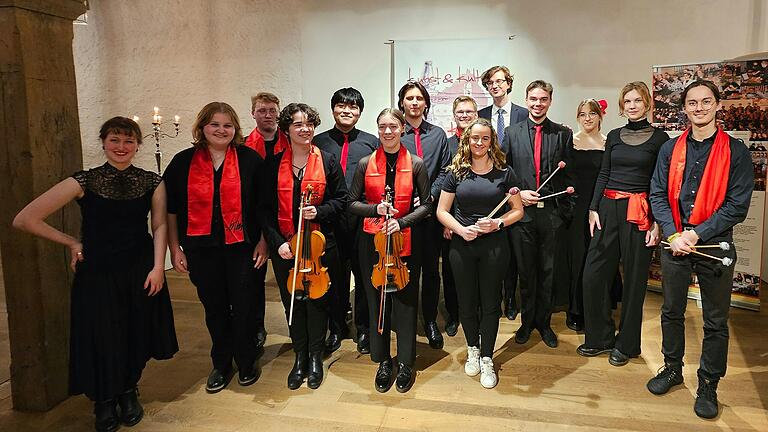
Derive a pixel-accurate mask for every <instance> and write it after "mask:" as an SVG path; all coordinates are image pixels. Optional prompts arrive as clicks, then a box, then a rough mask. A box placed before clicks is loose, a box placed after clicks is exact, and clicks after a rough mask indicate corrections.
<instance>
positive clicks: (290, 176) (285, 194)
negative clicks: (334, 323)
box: [266, 103, 347, 390]
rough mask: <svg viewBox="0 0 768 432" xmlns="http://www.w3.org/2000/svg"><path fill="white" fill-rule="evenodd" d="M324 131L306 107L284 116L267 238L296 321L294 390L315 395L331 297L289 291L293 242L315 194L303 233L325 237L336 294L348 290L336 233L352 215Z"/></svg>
mask: <svg viewBox="0 0 768 432" xmlns="http://www.w3.org/2000/svg"><path fill="white" fill-rule="evenodd" d="M318 125H320V114H318V113H317V110H315V109H314V108H312V107H310V106H308V105H306V104H303V103H291V104H288V106H286V107H285V108H283V110H282V111H281V112H280V116H279V117H278V119H277V126H278V128H279V129H280V131H281V132H282V133H284V134H285V135H286V136H287V137H288V142H289V143H290V145H289V146H287V147H286V148H285V150H283V151H282V152H281V153H280V154H278V155H275V157H274V158H272V159H270V160H269V163H268V164H269V176H270V182H271V188H270V193H271V195H270V215H269V217H268V223H267V227H266V228H267V229H266V236H267V241H268V242H269V244H270V246H271V248H272V251H273V253H272V268H273V269H274V271H275V279H277V285H278V287H279V288H280V298H281V299H282V301H283V306H284V307H285V315H286V318H289V317H290V321H291V322H290V324H289V326H288V327H289V330H290V335H291V341H292V342H293V352H294V353H295V354H296V359H295V361H294V364H293V369H291V372H290V373H289V374H288V388H289V389H291V390H296V389H297V388H299V387H300V386H301V384H302V383H303V382H304V380H305V379H306V381H307V387H309V388H311V389H316V388H318V387H320V384H322V382H323V352H324V350H325V333H326V331H327V330H328V308H329V307H330V305H329V301H330V298H331V295H330V294H329V293H328V292H326V293H325V294H322V295H321V296H320V297H319V298H316V297H315V296H314V295H313V294H312V293H311V291H310V292H309V293H306V292H305V291H304V290H302V291H298V290H296V292H295V293H292V291H293V290H292V289H290V288H289V281H288V274H289V271H290V270H291V269H292V268H293V267H294V263H295V260H294V258H295V256H294V252H295V250H294V249H293V247H292V246H291V243H290V242H291V238H292V237H293V236H294V235H295V234H296V233H297V231H298V225H299V208H300V205H301V198H302V195H303V194H305V193H307V192H308V191H309V190H311V193H310V194H309V204H308V205H305V206H304V208H303V211H302V214H303V221H302V231H304V230H318V231H320V232H321V233H322V234H323V236H324V237H325V253H324V254H323V255H322V256H321V260H320V262H321V265H322V266H323V267H326V268H327V271H328V276H329V277H330V280H331V283H330V289H334V288H335V287H339V286H343V284H342V283H341V281H338V278H339V277H340V276H341V275H342V274H343V268H341V263H340V261H339V254H338V250H337V248H336V240H335V237H334V234H333V227H334V223H335V221H336V220H337V218H338V217H339V215H340V214H341V213H342V212H343V211H344V210H345V209H346V206H347V187H346V183H345V182H344V174H343V172H342V170H341V165H340V164H339V161H338V160H337V159H336V158H335V157H334V156H333V155H331V154H330V153H327V152H325V151H322V150H320V149H319V148H318V147H317V146H315V145H314V144H313V143H312V140H313V139H314V137H315V128H316V127H317V126H318ZM312 254H315V251H312ZM297 276H298V277H301V275H297ZM297 285H300V283H299V282H297ZM292 295H293V299H291V296H292ZM291 303H293V306H291ZM291 308H292V311H291ZM291 313H292V316H291Z"/></svg>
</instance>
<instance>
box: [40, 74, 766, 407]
mask: <svg viewBox="0 0 768 432" xmlns="http://www.w3.org/2000/svg"><path fill="white" fill-rule="evenodd" d="M482 83H483V85H484V86H485V88H486V89H487V90H488V92H489V93H490V95H491V96H492V98H493V105H492V106H490V107H486V108H484V109H482V110H479V111H478V107H477V104H476V102H475V101H474V100H473V99H472V98H471V97H468V96H460V97H458V98H456V100H455V101H454V103H453V114H454V118H455V122H456V125H457V126H456V130H455V134H454V135H452V136H451V137H450V138H446V134H445V132H444V131H443V130H442V129H441V128H440V127H438V126H435V125H433V124H431V123H429V122H427V120H426V117H427V113H428V111H429V109H430V107H431V101H430V95H429V93H428V92H427V90H426V88H425V87H424V86H423V85H422V84H420V83H418V82H409V83H407V84H405V85H404V86H403V87H402V88H401V89H400V91H399V92H398V103H397V108H396V109H395V108H387V109H384V110H382V111H381V112H380V113H379V114H378V116H377V118H376V124H377V128H378V137H376V136H373V135H371V134H368V133H366V132H363V131H361V130H359V129H357V127H356V123H357V121H358V119H359V118H360V115H361V113H362V111H363V108H364V101H363V97H362V95H361V94H360V92H359V91H357V90H355V89H353V88H343V89H340V90H338V91H336V92H335V93H334V94H333V96H332V97H331V103H330V108H331V109H332V111H333V117H334V121H335V124H334V125H333V127H331V128H330V129H329V130H328V131H326V132H323V133H321V134H318V135H316V134H315V132H316V129H317V127H318V126H319V125H320V115H319V114H318V112H317V111H316V110H315V109H314V108H312V107H310V106H308V105H306V104H303V103H291V104H288V105H287V106H285V107H284V108H282V109H280V106H279V104H280V101H279V99H278V98H277V97H276V96H275V95H273V94H271V93H259V94H257V95H256V96H254V97H253V98H252V110H251V112H252V116H253V118H254V120H255V121H256V125H257V127H256V129H254V130H253V132H252V133H251V134H250V135H249V136H248V137H247V138H246V139H244V137H243V136H242V132H241V127H240V122H239V119H238V116H237V114H236V112H235V110H234V109H233V108H232V107H231V106H229V105H228V104H226V103H223V102H212V103H210V104H208V105H206V106H205V107H204V108H203V109H202V110H201V111H200V113H199V114H198V116H197V119H196V121H195V124H194V127H193V136H194V146H193V147H191V148H189V149H187V150H184V151H182V152H180V153H178V154H177V155H175V157H174V158H173V160H172V161H171V162H170V164H169V166H168V168H167V169H166V171H165V173H164V175H163V181H164V184H165V188H166V190H167V212H168V245H169V248H170V251H171V259H172V263H173V267H174V268H175V269H176V270H177V271H180V272H184V273H189V276H190V280H191V281H192V283H193V284H194V285H195V286H196V288H197V290H198V295H199V298H200V300H201V302H202V304H203V306H204V309H205V321H206V325H207V328H208V330H209V333H210V336H211V340H212V348H211V358H212V363H213V369H212V371H211V373H210V374H209V377H208V380H207V383H206V391H208V392H210V393H215V392H218V391H220V390H222V389H223V388H225V387H226V386H227V385H228V383H229V381H230V380H231V379H232V377H233V375H234V372H235V371H237V372H238V382H239V383H240V385H243V386H246V385H250V384H252V383H254V382H256V381H257V380H258V378H259V375H260V372H261V370H260V367H259V361H258V358H259V350H260V349H261V348H262V347H263V345H264V343H265V340H266V337H267V334H266V331H265V327H264V316H265V295H264V283H265V276H266V263H267V260H268V259H270V260H271V261H272V266H273V269H274V274H275V277H276V279H277V285H278V287H279V290H280V297H281V299H282V303H283V306H284V308H285V314H286V319H287V321H288V324H289V333H290V338H291V341H292V346H293V351H294V354H295V362H294V365H293V368H292V369H291V371H290V373H289V375H288V378H287V385H288V387H289V388H290V389H297V388H299V387H301V386H302V384H303V383H304V382H305V381H306V383H307V386H308V387H309V388H313V389H314V388H317V387H319V386H320V385H321V384H322V382H323V373H324V366H323V359H324V358H325V356H327V355H328V354H329V353H331V352H333V351H335V350H336V349H338V348H339V346H340V344H341V341H342V340H343V339H345V338H348V337H350V331H349V327H348V324H347V316H348V313H349V312H350V311H351V302H350V292H351V290H350V273H351V274H353V275H354V281H355V290H354V293H355V296H354V313H352V316H353V319H354V324H355V327H356V338H357V349H358V351H359V352H360V353H362V354H367V353H370V355H371V360H372V361H374V362H376V363H378V365H379V366H378V370H377V371H376V375H375V380H374V382H375V388H376V390H377V391H379V392H386V391H388V390H389V389H390V388H391V386H392V385H393V384H394V385H395V387H396V389H397V391H399V392H407V391H408V390H409V389H410V388H411V387H412V385H413V384H414V380H415V377H416V371H415V364H414V363H415V358H416V332H417V316H418V305H419V301H421V312H422V315H423V319H424V322H423V326H424V331H425V334H426V337H427V340H428V342H429V346H430V347H431V348H434V349H440V348H442V347H443V336H442V334H441V331H440V329H439V328H438V326H437V309H438V299H439V291H440V286H441V281H440V274H441V273H440V261H441V260H440V257H441V256H442V258H443V259H442V265H443V271H442V276H443V281H442V286H443V288H444V297H445V305H446V309H447V311H448V316H447V317H446V320H445V321H446V326H445V332H446V333H447V334H448V335H449V336H454V335H455V334H456V333H457V331H458V327H459V325H461V327H462V328H463V331H464V335H465V337H466V341H467V354H466V362H465V364H464V371H465V373H466V374H467V375H469V376H477V375H480V378H479V381H480V384H481V385H482V386H483V387H485V388H493V387H494V386H496V384H497V382H498V377H497V375H496V370H495V366H494V364H493V353H494V347H495V344H496V337H497V333H498V328H499V318H500V317H501V316H502V314H504V315H506V316H507V318H509V319H514V318H515V316H516V315H517V311H518V310H519V311H520V314H521V326H520V327H519V329H518V330H517V331H516V333H515V337H514V340H515V342H516V343H519V344H525V343H526V342H527V341H528V340H529V338H530V336H531V334H532V333H533V331H534V330H536V331H537V332H538V333H539V335H540V336H541V339H542V340H543V342H544V343H545V344H546V345H547V346H549V347H552V348H555V347H557V345H558V340H557V335H556V334H555V332H554V331H553V330H552V328H551V324H550V322H551V316H552V313H553V311H554V310H555V309H556V307H558V306H565V308H567V311H568V318H567V324H568V327H569V328H572V329H574V330H577V331H581V330H583V331H584V332H585V342H584V344H583V345H580V346H579V347H578V349H577V352H578V354H580V355H583V356H597V355H600V354H604V353H606V354H608V358H609V362H610V364H612V365H614V366H621V365H624V364H626V363H627V362H628V361H629V360H630V358H632V357H637V356H638V355H640V346H641V345H640V336H641V323H642V309H643V301H644V295H645V289H646V282H647V274H648V267H649V265H650V259H651V252H652V248H654V247H656V246H657V245H658V244H659V242H660V241H661V240H664V241H662V243H663V244H664V246H665V247H664V248H663V250H662V251H661V264H662V271H663V273H664V279H663V292H664V304H663V306H662V311H661V324H662V337H663V343H662V352H663V354H664V365H663V366H662V367H661V368H660V370H659V372H658V374H657V375H656V376H655V377H654V378H652V379H651V380H650V381H649V382H648V385H647V387H648V390H649V391H650V392H652V393H654V394H659V395H660V394H664V393H666V392H667V391H669V389H670V388H671V387H672V386H675V385H678V384H681V383H682V382H683V374H682V366H683V361H682V359H683V353H684V349H685V340H684V335H685V333H684V314H685V306H686V293H687V289H688V284H689V281H690V278H691V273H692V272H696V274H697V276H698V280H699V283H700V286H701V295H702V306H703V312H704V340H703V346H702V356H701V362H700V367H699V370H698V379H699V386H698V392H697V398H696V402H695V405H694V408H695V412H696V414H697V415H699V416H701V417H705V418H712V417H715V416H717V414H718V402H717V394H716V390H717V385H718V381H719V379H720V378H721V377H723V376H724V375H725V370H726V358H727V352H728V311H729V303H730V301H729V300H730V293H731V280H732V275H733V266H732V265H731V263H732V262H734V261H735V258H736V253H735V247H733V246H732V243H733V235H732V234H733V227H734V225H735V224H737V223H739V222H741V221H742V220H744V218H745V217H746V214H747V210H748V208H749V202H750V197H751V192H752V187H753V178H752V168H751V160H750V156H749V153H748V151H747V148H746V146H744V145H743V143H741V142H739V141H737V140H735V139H733V138H731V137H729V136H728V135H727V134H726V133H724V132H723V131H722V129H721V128H718V126H717V122H716V119H715V116H716V112H717V110H718V109H720V92H719V89H718V88H717V86H716V85H715V84H713V83H712V82H710V81H704V80H699V81H695V82H693V83H691V84H690V85H688V86H687V87H686V89H685V90H684V91H683V94H682V109H683V110H684V111H685V113H686V114H687V115H688V119H689V121H690V127H689V129H688V130H687V131H686V132H685V133H684V134H683V135H681V136H680V137H679V138H676V139H669V137H668V136H667V134H666V133H664V132H662V131H660V130H658V129H656V128H654V127H652V126H651V125H650V124H649V123H648V120H647V117H648V115H649V112H650V111H651V108H652V99H651V95H650V92H649V91H648V87H647V86H646V85H645V84H644V83H642V82H632V83H629V84H627V85H626V86H624V88H622V89H621V91H620V92H619V98H618V105H619V106H618V108H619V109H618V111H619V114H620V115H622V116H625V117H627V120H628V122H627V124H626V125H625V126H623V127H621V128H618V129H616V130H613V131H611V132H610V133H609V134H608V135H607V138H606V137H605V136H603V135H601V133H600V123H601V121H602V119H603V116H604V114H605V106H606V103H605V102H604V101H595V100H594V99H587V100H585V101H582V102H581V103H580V104H579V106H578V109H577V112H576V118H577V120H578V122H579V127H580V130H579V131H578V132H577V133H576V134H575V136H574V134H573V133H572V131H571V130H570V129H569V128H567V127H565V126H562V125H560V124H558V123H555V122H553V121H552V120H550V119H549V117H548V115H547V113H548V110H549V107H550V105H551V103H552V100H553V88H552V85H551V84H549V83H547V82H545V81H541V80H536V81H533V82H531V83H530V84H529V85H528V87H527V88H526V92H525V95H526V98H525V104H526V107H527V109H526V108H523V107H520V106H517V105H515V104H514V103H512V102H511V100H510V99H509V94H510V92H511V88H512V83H513V77H512V75H511V73H510V71H509V69H508V68H506V67H504V66H494V67H492V68H490V69H489V70H488V71H486V72H485V73H484V74H483V75H482ZM132 125H133V123H132ZM121 130H122V129H121ZM118 132H119V131H118ZM121 133H122V132H121ZM121 148H123V147H121ZM105 150H106V147H105ZM136 150H138V147H137V146H136ZM132 151H133V150H132ZM129 153H130V152H129ZM129 156H130V157H132V156H133V153H130V154H128V155H127V156H126V153H125V152H122V153H121V152H116V153H114V154H113V155H111V156H110V154H108V157H113V158H120V157H123V158H125V157H129ZM129 161H130V159H129ZM110 163H111V162H110ZM158 182H159V180H158ZM73 184H74V183H73ZM574 186H576V187H574ZM73 187H74V186H73ZM39 235H42V236H45V235H44V234H42V233H41V234H39ZM54 240H55V239H54ZM56 241H58V240H56ZM713 242H714V243H715V244H722V242H725V243H727V244H729V245H731V247H729V248H720V249H709V248H707V249H702V251H699V250H698V249H697V248H703V247H707V246H709V245H708V244H711V243H713ZM73 250H74V249H73ZM703 252H706V255H702V253H703ZM81 257H82V256H80V257H78V258H81ZM73 262H74V261H73ZM620 263H621V264H622V268H623V271H622V272H621V275H622V276H623V277H621V276H619V277H618V279H619V280H620V281H622V280H623V284H622V283H619V284H618V285H619V288H618V290H617V289H616V286H617V284H616V282H615V281H616V280H617V274H618V273H619V264H620ZM563 278H565V279H568V281H566V282H565V283H563V282H562V279H563ZM518 279H519V286H520V293H519V294H520V299H521V301H520V304H519V305H518V303H517V301H516V299H515V288H516V286H517V284H518V283H517V282H518ZM420 286H421V288H420ZM563 286H564V287H566V288H565V290H566V291H570V292H566V295H565V297H566V298H567V299H568V300H566V301H565V303H566V304H565V305H563V304H562V303H563V302H560V301H559V300H558V298H559V296H558V295H557V292H556V291H558V290H559V289H558V287H563ZM617 291H618V292H617ZM419 294H421V295H419ZM617 301H620V302H621V314H620V317H621V318H620V319H621V320H620V323H619V326H618V331H617V328H616V326H615V324H614V322H613V318H612V316H613V315H612V307H613V308H615V302H617ZM502 305H504V307H503V311H502ZM329 330H330V331H329ZM392 331H394V332H396V334H397V336H396V353H395V354H394V355H393V354H392V351H391V332H392ZM233 362H234V363H235V365H236V367H235V366H233ZM142 368H143V365H142ZM139 374H140V371H139ZM134 386H135V383H134ZM136 403H138V402H136ZM97 418H98V413H97Z"/></svg>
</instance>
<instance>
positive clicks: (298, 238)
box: [288, 191, 312, 327]
mask: <svg viewBox="0 0 768 432" xmlns="http://www.w3.org/2000/svg"><path fill="white" fill-rule="evenodd" d="M309 193H312V192H311V191H310V192H309ZM306 194H307V192H306V191H305V192H303V193H302V194H301V202H299V226H298V229H297V230H296V250H295V251H294V256H293V281H292V282H291V309H290V312H289V313H288V326H289V327H290V325H291V324H293V302H294V299H295V297H296V276H297V275H298V274H299V251H301V250H302V247H301V246H302V245H301V243H302V241H301V240H302V239H301V229H302V228H303V226H302V225H303V222H304V200H305V195H306Z"/></svg>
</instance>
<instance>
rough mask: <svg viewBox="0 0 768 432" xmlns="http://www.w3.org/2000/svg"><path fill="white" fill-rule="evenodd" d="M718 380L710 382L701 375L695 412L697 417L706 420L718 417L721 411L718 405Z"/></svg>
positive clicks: (694, 407)
mask: <svg viewBox="0 0 768 432" xmlns="http://www.w3.org/2000/svg"><path fill="white" fill-rule="evenodd" d="M718 383H719V381H718V380H708V379H706V378H704V377H702V376H701V375H699V388H698V389H697V390H696V402H695V403H694V404H693V411H694V412H695V413H696V415H697V416H699V417H701V418H705V419H712V418H715V417H717V413H718V411H719V408H718V404H717V384H718Z"/></svg>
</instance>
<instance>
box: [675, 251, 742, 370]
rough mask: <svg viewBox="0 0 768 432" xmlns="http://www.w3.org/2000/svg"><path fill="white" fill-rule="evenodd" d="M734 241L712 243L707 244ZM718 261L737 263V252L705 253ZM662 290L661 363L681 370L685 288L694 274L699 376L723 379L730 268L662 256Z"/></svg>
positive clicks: (691, 257) (701, 259) (707, 261)
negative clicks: (700, 325) (700, 326)
mask: <svg viewBox="0 0 768 432" xmlns="http://www.w3.org/2000/svg"><path fill="white" fill-rule="evenodd" d="M720 241H729V242H732V241H733V240H732V239H730V238H727V239H726V238H719V239H713V240H712V241H711V242H709V243H712V244H714V243H717V242H720ZM705 250H706V253H708V254H710V255H715V256H718V257H730V258H731V259H733V262H734V263H735V262H736V250H735V248H734V247H733V246H732V247H731V250H729V251H723V250H720V249H705ZM661 272H662V274H663V276H664V277H663V278H662V281H661V289H662V291H663V293H664V304H663V305H662V307H661V334H662V339H663V340H662V348H661V352H662V353H663V354H664V362H665V363H667V364H670V365H675V366H682V365H683V354H684V353H685V307H686V305H687V304H688V298H687V297H688V285H689V284H690V282H691V274H692V273H696V276H697V277H698V280H699V287H700V291H701V306H702V310H703V313H704V340H703V342H702V346H701V359H700V362H699V375H701V376H703V377H704V378H706V379H710V380H718V379H720V378H721V377H723V376H725V370H726V363H727V360H728V313H729V311H730V306H731V289H732V288H733V265H731V266H728V267H725V266H723V265H722V264H721V263H719V262H717V261H715V260H712V259H710V258H704V257H699V256H696V255H693V254H691V255H686V256H679V257H676V256H672V254H671V253H670V252H669V251H667V250H664V251H662V252H661Z"/></svg>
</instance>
